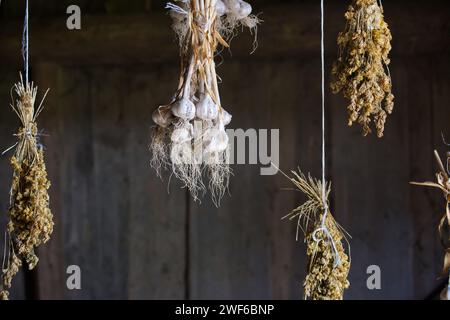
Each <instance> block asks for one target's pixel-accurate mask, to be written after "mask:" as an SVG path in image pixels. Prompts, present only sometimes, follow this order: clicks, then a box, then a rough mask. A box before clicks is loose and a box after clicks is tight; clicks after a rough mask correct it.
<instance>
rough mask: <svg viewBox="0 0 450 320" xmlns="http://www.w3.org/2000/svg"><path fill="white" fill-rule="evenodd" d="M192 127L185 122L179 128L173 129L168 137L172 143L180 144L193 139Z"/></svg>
mask: <svg viewBox="0 0 450 320" xmlns="http://www.w3.org/2000/svg"><path fill="white" fill-rule="evenodd" d="M193 131H194V128H193V126H192V124H190V123H186V124H184V125H183V126H181V127H180V128H177V129H175V130H173V132H172V135H171V137H170V139H171V140H172V142H173V143H174V144H182V143H185V142H189V141H191V140H192V139H193V137H194V135H193Z"/></svg>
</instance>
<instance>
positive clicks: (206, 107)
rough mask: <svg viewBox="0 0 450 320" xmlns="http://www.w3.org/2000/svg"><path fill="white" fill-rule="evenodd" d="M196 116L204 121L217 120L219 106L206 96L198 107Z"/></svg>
mask: <svg viewBox="0 0 450 320" xmlns="http://www.w3.org/2000/svg"><path fill="white" fill-rule="evenodd" d="M196 115H197V118H199V119H202V120H215V119H217V117H218V115H219V106H218V105H217V104H216V103H215V102H214V100H213V99H212V98H211V96H210V95H209V94H206V95H204V96H203V97H202V98H201V99H200V101H199V102H198V103H197V105H196Z"/></svg>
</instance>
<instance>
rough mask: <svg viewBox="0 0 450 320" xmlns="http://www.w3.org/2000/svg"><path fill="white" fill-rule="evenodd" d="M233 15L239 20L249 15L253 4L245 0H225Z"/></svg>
mask: <svg viewBox="0 0 450 320" xmlns="http://www.w3.org/2000/svg"><path fill="white" fill-rule="evenodd" d="M224 1H225V4H226V6H227V7H228V9H229V11H230V12H231V14H232V15H233V16H235V17H236V18H237V19H238V20H241V19H244V18H246V17H248V16H249V15H250V14H251V13H252V6H251V5H250V4H249V3H247V2H245V1H243V0H224Z"/></svg>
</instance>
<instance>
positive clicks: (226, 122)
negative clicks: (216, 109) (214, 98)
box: [220, 109, 233, 126]
mask: <svg viewBox="0 0 450 320" xmlns="http://www.w3.org/2000/svg"><path fill="white" fill-rule="evenodd" d="M220 118H221V120H222V123H223V125H224V126H227V125H229V124H230V123H231V120H232V119H233V116H232V115H231V114H230V113H228V111H227V110H225V109H222V112H221V115H220Z"/></svg>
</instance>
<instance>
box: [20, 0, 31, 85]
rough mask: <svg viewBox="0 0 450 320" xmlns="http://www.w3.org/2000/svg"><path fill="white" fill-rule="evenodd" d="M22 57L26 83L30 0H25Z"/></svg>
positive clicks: (27, 77) (27, 79)
mask: <svg viewBox="0 0 450 320" xmlns="http://www.w3.org/2000/svg"><path fill="white" fill-rule="evenodd" d="M22 57H23V63H24V71H25V84H26V85H28V81H29V59H30V53H29V5H28V0H25V19H24V23H23V37H22Z"/></svg>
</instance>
